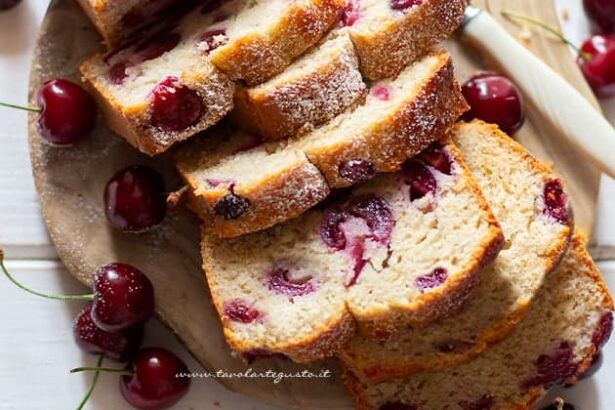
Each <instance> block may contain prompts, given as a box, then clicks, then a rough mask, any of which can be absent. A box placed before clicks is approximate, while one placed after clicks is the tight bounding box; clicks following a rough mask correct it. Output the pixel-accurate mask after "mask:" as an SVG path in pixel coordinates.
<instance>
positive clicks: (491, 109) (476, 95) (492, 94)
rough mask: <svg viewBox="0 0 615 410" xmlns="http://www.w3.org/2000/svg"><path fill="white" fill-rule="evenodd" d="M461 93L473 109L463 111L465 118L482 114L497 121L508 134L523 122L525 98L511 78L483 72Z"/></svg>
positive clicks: (487, 119) (489, 119) (495, 122)
mask: <svg viewBox="0 0 615 410" xmlns="http://www.w3.org/2000/svg"><path fill="white" fill-rule="evenodd" d="M462 93H463V96H464V97H465V99H466V100H467V101H468V104H470V111H468V112H467V113H466V114H465V115H464V117H463V119H464V120H466V121H469V120H472V119H474V118H479V119H481V120H483V121H486V122H490V123H494V124H497V125H498V126H499V127H500V129H502V130H503V131H504V132H506V133H508V134H512V133H514V132H515V131H517V130H518V129H519V128H521V126H522V125H523V122H524V120H525V114H524V108H523V98H522V97H521V93H520V92H519V89H518V88H517V86H516V85H515V84H514V83H513V82H512V81H510V80H509V79H508V78H506V77H502V76H501V75H497V74H493V73H481V74H478V75H475V76H474V77H472V78H471V79H470V80H468V81H467V82H466V83H465V84H464V85H463V87H462Z"/></svg>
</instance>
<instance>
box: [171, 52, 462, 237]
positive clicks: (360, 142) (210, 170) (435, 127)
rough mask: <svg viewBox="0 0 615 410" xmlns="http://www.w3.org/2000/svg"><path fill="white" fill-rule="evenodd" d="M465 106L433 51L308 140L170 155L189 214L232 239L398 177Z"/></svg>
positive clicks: (202, 147)
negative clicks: (361, 186)
mask: <svg viewBox="0 0 615 410" xmlns="http://www.w3.org/2000/svg"><path fill="white" fill-rule="evenodd" d="M466 107H467V105H466V103H465V101H464V100H463V97H462V96H461V93H460V91H459V85H458V84H457V82H456V81H455V78H454V73H453V68H452V63H451V60H450V57H449V56H448V55H447V54H446V53H441V52H437V53H432V54H431V55H429V56H427V57H425V58H424V59H422V60H421V61H418V62H416V63H414V64H413V65H411V66H409V67H408V68H407V69H406V70H404V71H403V72H402V73H401V74H400V75H399V76H398V77H397V78H396V79H394V80H383V81H381V82H378V83H374V84H373V85H372V87H371V88H370V91H369V94H368V96H367V98H366V101H365V103H364V104H363V105H362V106H360V107H358V108H356V109H355V110H349V111H347V112H345V113H343V114H341V115H340V116H338V117H336V118H335V119H333V120H332V121H331V122H330V123H328V124H326V125H324V126H322V127H320V128H318V129H316V130H315V131H313V132H311V133H308V134H306V135H303V136H300V137H298V138H295V139H293V140H290V141H289V142H286V141H284V142H280V143H269V144H263V145H258V144H255V145H257V146H254V145H253V148H252V149H242V150H240V151H239V152H236V151H237V150H233V149H231V150H226V149H224V148H218V145H219V143H217V142H212V143H211V144H206V143H203V142H201V141H199V140H197V139H196V138H193V139H192V140H191V141H188V142H187V143H186V144H183V146H181V147H180V149H179V150H178V152H177V153H176V164H177V168H178V170H179V172H180V174H181V175H182V177H183V179H184V180H185V181H186V182H187V184H188V185H189V187H190V189H191V191H192V198H193V200H192V204H193V206H192V208H193V209H196V210H202V211H203V212H198V213H199V216H201V217H202V218H203V219H204V220H205V221H206V223H208V224H211V225H213V226H214V227H215V230H216V232H217V233H218V235H220V236H221V237H234V236H239V235H242V234H246V233H250V232H255V231H259V230H262V229H266V228H268V227H270V226H273V225H275V224H276V223H280V222H283V221H286V220H289V219H291V218H293V217H295V216H297V215H300V214H301V213H303V212H304V211H306V210H307V209H309V208H311V207H313V206H314V205H316V204H317V203H318V202H320V201H321V200H322V199H323V198H324V197H325V196H326V195H327V194H328V192H329V188H340V187H347V186H350V185H352V184H355V183H358V182H361V181H365V180H368V179H370V178H372V177H374V176H375V175H376V173H377V172H392V171H396V170H399V168H400V167H401V164H403V162H404V161H405V160H406V159H407V158H409V157H411V156H413V155H416V154H417V153H418V152H420V151H421V150H422V149H424V148H425V147H427V146H428V145H429V143H430V142H432V141H434V140H435V139H437V138H441V137H442V136H443V135H445V133H446V131H447V130H448V129H449V128H450V127H451V126H452V125H453V124H454V123H455V121H456V119H457V118H458V117H459V115H461V113H463V112H464V111H465V110H466ZM209 137H210V136H209V135H208V134H207V133H206V135H205V136H204V139H207V138H209ZM233 138H237V141H234V140H233ZM246 138H247V139H250V138H249V137H247V136H246V135H244V134H241V133H240V134H239V136H238V137H232V138H230V141H229V144H228V145H229V146H233V145H237V146H245V143H243V142H242V141H243V140H244V139H246ZM253 139H254V138H253ZM212 141H213V140H212ZM234 151H235V152H234ZM255 164H259V165H258V166H255ZM211 181H214V183H213V184H212V183H211ZM220 181H221V182H222V183H217V182H220Z"/></svg>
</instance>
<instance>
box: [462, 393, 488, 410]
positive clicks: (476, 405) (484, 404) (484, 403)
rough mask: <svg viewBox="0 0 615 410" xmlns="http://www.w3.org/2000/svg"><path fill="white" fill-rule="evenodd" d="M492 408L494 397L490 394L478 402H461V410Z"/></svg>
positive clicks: (486, 409)
mask: <svg viewBox="0 0 615 410" xmlns="http://www.w3.org/2000/svg"><path fill="white" fill-rule="evenodd" d="M491 406H493V397H492V396H490V395H488V394H485V395H483V396H482V397H481V398H479V399H478V400H474V401H466V400H462V401H460V402H459V407H460V408H461V410H490V409H491Z"/></svg>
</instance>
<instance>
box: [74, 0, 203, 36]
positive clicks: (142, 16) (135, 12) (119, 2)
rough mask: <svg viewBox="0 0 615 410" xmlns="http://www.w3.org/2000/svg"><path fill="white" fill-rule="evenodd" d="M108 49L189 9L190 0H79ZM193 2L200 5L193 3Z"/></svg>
mask: <svg viewBox="0 0 615 410" xmlns="http://www.w3.org/2000/svg"><path fill="white" fill-rule="evenodd" d="M77 3H79V5H80V6H81V8H82V9H83V11H84V12H85V14H86V15H87V16H88V17H89V18H90V20H91V21H92V23H93V24H94V27H95V28H96V30H97V31H98V32H99V33H100V35H101V36H102V38H103V41H104V42H105V44H106V45H107V46H108V47H114V46H116V45H118V43H120V42H121V41H123V40H125V39H127V38H129V37H130V36H131V35H132V34H134V33H135V32H137V31H139V30H140V29H143V28H144V27H146V26H147V25H149V24H152V23H154V22H155V21H157V20H160V19H162V18H163V17H166V15H167V14H169V13H174V12H175V11H176V10H175V9H177V8H179V7H185V6H184V3H190V1H187V0H181V1H178V0H77ZM191 3H196V1H192V2H191Z"/></svg>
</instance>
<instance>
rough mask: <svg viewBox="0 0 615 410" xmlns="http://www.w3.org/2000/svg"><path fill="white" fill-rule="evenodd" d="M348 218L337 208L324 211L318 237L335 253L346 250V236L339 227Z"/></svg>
mask: <svg viewBox="0 0 615 410" xmlns="http://www.w3.org/2000/svg"><path fill="white" fill-rule="evenodd" d="M348 217H349V215H348V214H347V213H346V212H344V211H342V210H341V209H340V208H339V207H337V206H335V207H332V208H329V209H327V211H325V214H324V216H323V218H322V222H321V225H320V237H321V238H322V240H323V242H324V243H325V244H326V245H327V246H328V247H329V248H331V249H333V250H337V251H340V250H342V249H344V248H346V235H345V234H344V232H343V231H342V229H341V227H340V225H341V224H342V223H344V222H345V221H346V220H347V219H348Z"/></svg>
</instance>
